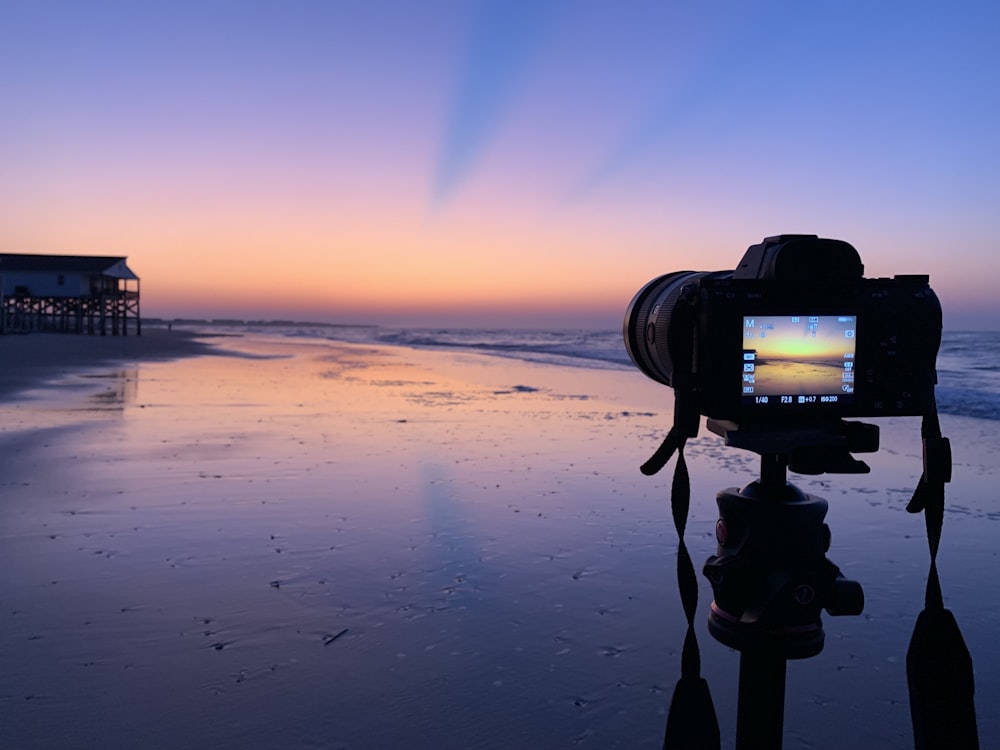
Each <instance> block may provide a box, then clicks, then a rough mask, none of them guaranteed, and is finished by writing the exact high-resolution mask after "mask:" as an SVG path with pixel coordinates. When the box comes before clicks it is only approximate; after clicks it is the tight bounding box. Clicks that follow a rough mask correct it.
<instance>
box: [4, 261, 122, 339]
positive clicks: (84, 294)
mask: <svg viewBox="0 0 1000 750" xmlns="http://www.w3.org/2000/svg"><path fill="white" fill-rule="evenodd" d="M126 260H127V258H125V257H117V256H99V255H27V254H19V253H0V334H2V333H28V332H31V331H54V332H61V333H87V334H99V335H101V336H105V335H108V334H111V335H112V336H119V335H121V336H127V335H129V333H134V334H135V335H136V336H140V335H142V320H141V318H140V317H139V290H140V289H139V277H138V276H136V274H135V273H134V272H133V271H132V269H130V268H129V267H128V265H127V263H126ZM130 329H131V330H130Z"/></svg>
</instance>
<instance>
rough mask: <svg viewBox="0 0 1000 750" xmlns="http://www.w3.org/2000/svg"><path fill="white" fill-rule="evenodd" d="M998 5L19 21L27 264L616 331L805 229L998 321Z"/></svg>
mask: <svg viewBox="0 0 1000 750" xmlns="http://www.w3.org/2000/svg"><path fill="white" fill-rule="evenodd" d="M998 37H1000V3H997V2H995V0H991V1H989V2H986V1H983V2H972V1H969V0H942V1H941V2H924V1H923V0H911V1H909V2H901V1H899V2H881V1H878V0H863V1H858V0H836V1H835V2H834V1H832V0H831V1H827V0H817V1H816V2H801V0H760V1H749V2H733V1H732V0H720V2H713V3H691V2H685V3H681V2H671V1H669V0H658V1H656V2H654V1H652V0H614V1H613V2H612V1H611V0H607V1H603V0H602V1H598V0H420V1H419V2H418V1H415V0H395V1H392V2H390V1H388V0H365V1H364V2H357V1H356V0H327V1H326V2H319V1H306V0H285V1H283V2H270V1H269V2H264V1H262V0H239V1H238V2H230V1H229V0H198V2H189V1H188V0H172V1H171V2H158V1H154V0H144V2H141V3H136V2H131V0H130V1H128V2H102V1H101V0H87V2H82V1H80V0H68V1H64V2H55V1H52V0H26V1H24V2H22V1H20V0H0V102H2V104H0V248H2V251H3V252H23V253H60V254H101V255H124V256H127V257H128V262H129V266H130V267H131V268H132V269H133V270H134V271H135V272H136V273H137V274H138V275H139V276H140V277H141V279H142V287H141V289H142V305H143V314H144V315H148V316H159V317H208V318H242V319H248V318H249V319H261V318H282V319H296V320H315V321H323V322H345V323H382V324H412V325H477V326H478V325H496V326H513V325H527V326H541V327H567V326H568V327H602V328H616V327H618V326H619V325H620V322H621V318H622V315H623V313H624V310H625V308H626V306H627V305H628V302H629V301H630V300H631V298H632V296H633V295H634V294H635V292H636V291H637V290H638V289H639V288H640V287H641V286H643V285H644V284H645V283H646V282H647V281H648V280H650V279H651V278H653V277H655V276H657V275H659V274H662V273H666V272H669V271H675V270H724V269H731V268H733V267H735V265H736V264H737V262H738V261H739V259H740V257H741V256H742V254H743V252H744V251H745V249H746V248H747V247H748V246H749V245H752V244H755V243H757V242H760V241H761V240H762V239H763V238H764V237H766V236H771V235H777V234H783V233H804V234H818V235H820V236H823V237H833V238H837V239H842V240H846V241H847V242H850V243H851V244H853V245H854V246H855V247H856V248H857V249H858V251H859V252H860V254H861V258H862V260H863V262H864V263H865V273H866V275H867V276H892V275H893V274H897V273H927V274H929V275H930V277H931V285H932V287H933V288H934V289H935V291H936V292H937V294H938V296H939V297H940V299H941V301H942V305H943V307H944V311H945V327H946V328H951V329H958V328H965V329H967V328H987V329H1000V294H998V293H997V291H998V286H1000V284H998V281H997V278H996V275H995V274H994V273H992V271H993V270H994V269H995V268H996V267H997V266H996V261H995V259H996V257H997V245H998V242H997V238H998V236H1000V231H998V230H1000V136H998V135H997V134H998V133H1000V85H998V80H1000V44H997V41H996V40H997V38H998Z"/></svg>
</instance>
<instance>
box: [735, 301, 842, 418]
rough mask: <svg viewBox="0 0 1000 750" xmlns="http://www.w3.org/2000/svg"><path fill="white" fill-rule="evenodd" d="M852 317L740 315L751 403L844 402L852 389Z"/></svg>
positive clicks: (744, 384)
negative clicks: (741, 316) (742, 316)
mask: <svg viewBox="0 0 1000 750" xmlns="http://www.w3.org/2000/svg"><path fill="white" fill-rule="evenodd" d="M856 321H857V319H856V317H855V316H853V315H763V316H750V315H747V316H744V318H743V372H742V376H743V377H742V389H743V390H742V395H743V399H744V400H745V401H747V402H749V403H757V404H771V403H779V404H803V403H814V402H821V403H845V402H848V401H850V400H851V397H852V395H853V394H854V374H855V373H854V354H855V341H856V340H857V339H856V338H855V337H856V335H857V330H856Z"/></svg>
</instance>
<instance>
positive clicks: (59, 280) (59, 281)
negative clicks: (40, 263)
mask: <svg viewBox="0 0 1000 750" xmlns="http://www.w3.org/2000/svg"><path fill="white" fill-rule="evenodd" d="M56 283H57V284H58V285H59V286H63V285H64V284H65V283H66V277H65V276H63V275H62V274H59V276H58V278H56Z"/></svg>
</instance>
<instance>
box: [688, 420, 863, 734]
mask: <svg viewBox="0 0 1000 750" xmlns="http://www.w3.org/2000/svg"><path fill="white" fill-rule="evenodd" d="M708 427H709V429H710V430H712V431H713V432H716V433H717V434H719V435H721V436H722V437H723V438H725V441H726V445H732V446H734V447H740V448H745V449H747V450H752V451H754V452H756V453H759V454H760V455H761V473H760V479H758V480H756V481H754V482H751V483H750V484H748V485H747V486H746V487H744V488H742V489H738V488H735V487H733V488H729V489H726V490H723V491H721V492H720V493H719V494H718V495H717V497H716V501H717V503H718V506H719V520H718V522H717V524H716V541H717V542H718V548H717V551H716V554H715V555H713V556H712V557H710V558H709V559H708V561H707V562H706V563H705V567H704V574H705V576H706V577H707V578H708V580H709V582H710V583H711V585H712V592H713V594H714V596H715V600H714V601H713V602H712V606H711V611H710V613H709V617H708V627H709V632H710V633H711V634H712V636H713V637H714V638H715V639H716V640H718V641H719V642H721V643H723V644H725V645H726V646H729V647H730V648H733V649H735V650H737V651H739V652H740V678H739V703H738V709H737V719H736V747H737V748H738V749H740V748H764V747H766V748H780V747H781V737H782V729H783V723H784V702H785V667H786V662H787V660H788V659H805V658H809V657H811V656H815V655H816V654H818V653H819V652H820V651H822V649H823V641H824V634H823V623H822V620H821V619H820V612H821V610H823V609H826V611H827V612H828V613H829V614H831V615H858V614H860V613H861V611H862V609H863V607H864V592H863V591H862V589H861V585H860V584H859V583H857V582H855V581H850V580H847V579H846V578H845V577H844V576H843V575H841V573H840V570H839V569H838V568H837V566H836V565H834V564H833V563H832V562H831V561H830V560H829V559H827V557H826V553H827V551H828V550H829V548H830V529H829V527H828V526H827V525H826V524H825V523H824V522H823V521H824V518H825V517H826V512H827V509H828V505H827V502H826V500H824V499H822V498H820V497H817V496H815V495H808V494H806V493H804V492H802V491H801V490H799V489H798V488H797V487H795V486H794V485H792V484H789V483H788V481H787V478H786V474H787V469H788V468H792V469H793V470H794V471H799V472H802V473H809V474H818V473H823V472H827V471H833V472H851V473H864V472H867V471H868V467H867V466H866V465H865V464H864V463H863V462H861V461H857V460H855V459H854V458H852V457H851V456H850V452H851V451H860V452H865V451H867V452H871V451H874V450H877V449H878V428H877V427H875V426H873V425H865V424H862V423H858V422H853V423H847V422H837V423H831V424H825V425H822V426H818V427H812V428H809V429H796V430H792V431H776V430H773V429H768V430H753V429H746V428H743V429H741V428H740V427H739V426H737V425H735V424H733V423H727V422H718V421H715V420H709V422H708Z"/></svg>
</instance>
